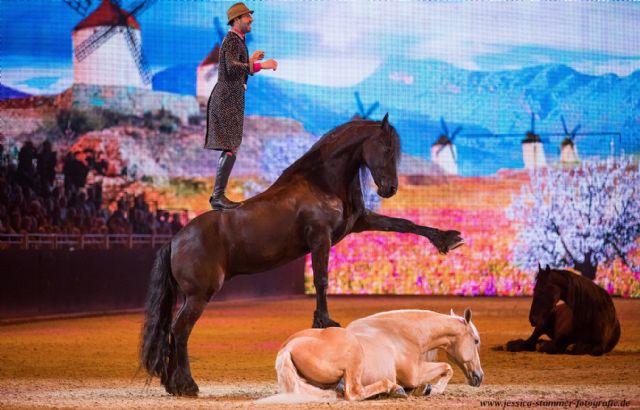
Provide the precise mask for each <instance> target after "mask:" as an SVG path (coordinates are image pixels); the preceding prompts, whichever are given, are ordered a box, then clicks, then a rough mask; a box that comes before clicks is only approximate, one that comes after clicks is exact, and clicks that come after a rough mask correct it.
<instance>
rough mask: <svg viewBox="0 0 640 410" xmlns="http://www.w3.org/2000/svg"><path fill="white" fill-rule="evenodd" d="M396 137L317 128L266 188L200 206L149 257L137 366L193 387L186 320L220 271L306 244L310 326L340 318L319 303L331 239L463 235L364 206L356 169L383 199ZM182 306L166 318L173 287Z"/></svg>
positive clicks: (298, 252) (254, 265)
mask: <svg viewBox="0 0 640 410" xmlns="http://www.w3.org/2000/svg"><path fill="white" fill-rule="evenodd" d="M399 157H400V140H399V138H398V134H397V133H396V131H395V129H394V128H393V127H392V126H391V125H390V124H389V122H388V115H387V116H385V117H384V120H383V121H382V122H374V121H363V120H357V121H352V122H349V123H346V124H344V125H341V126H339V127H337V128H335V129H333V130H332V131H330V132H328V133H327V134H326V135H324V136H323V137H322V138H321V139H320V140H319V141H318V142H317V143H316V144H315V145H314V146H313V147H311V148H310V149H309V151H308V152H307V153H306V154H305V155H303V156H302V157H301V158H300V159H299V160H297V161H296V162H295V163H294V164H293V165H291V166H290V167H289V168H287V169H286V170H285V171H284V172H283V174H282V175H281V176H280V178H278V180H277V181H276V182H275V183H274V184H273V185H272V186H271V187H269V188H268V189H267V190H266V191H265V192H263V193H261V194H259V195H257V196H255V197H253V198H250V199H249V200H247V201H246V202H244V204H243V205H242V206H241V207H239V208H237V209H234V210H232V211H225V212H220V211H210V212H206V213H204V214H202V215H200V216H198V217H197V218H195V219H194V220H192V221H191V222H190V223H189V224H188V225H187V226H185V227H184V228H183V229H182V230H181V231H180V232H178V233H177V234H176V235H175V236H174V237H173V239H172V241H171V242H170V243H169V244H167V245H165V246H163V247H162V248H161V249H160V250H159V251H158V254H157V256H156V260H155V263H154V267H153V270H152V277H151V283H150V287H149V296H148V300H147V306H146V318H145V323H144V326H143V330H142V346H141V358H140V360H141V365H142V366H143V367H144V368H145V369H146V371H147V372H148V374H149V377H150V378H151V377H153V376H159V377H160V380H161V383H162V384H163V385H164V386H165V388H166V390H167V392H169V393H171V394H176V395H196V394H197V392H198V386H197V384H196V383H195V382H194V381H193V378H192V376H191V370H190V366H189V357H188V353H187V341H188V339H189V335H190V334H191V330H192V329H193V326H194V324H195V323H196V321H197V320H198V318H199V317H200V315H201V314H202V311H203V310H204V308H205V306H206V305H207V303H208V302H209V300H210V299H211V298H212V297H213V295H215V294H216V292H218V291H219V290H220V288H221V287H222V285H223V283H224V282H225V281H226V280H229V279H230V278H232V277H234V276H236V275H244V274H251V273H257V272H264V271H267V270H269V269H273V268H275V267H277V266H280V265H283V264H285V263H287V262H290V261H292V260H294V259H296V258H299V257H301V256H302V255H305V254H307V253H309V252H311V258H312V267H313V283H314V286H315V288H316V295H317V296H316V310H315V312H314V316H313V327H328V326H339V324H338V323H336V322H334V321H333V320H331V319H330V317H329V313H328V309H327V283H328V279H327V265H328V260H329V250H330V248H331V246H333V245H335V244H336V243H338V242H340V241H341V240H342V239H343V238H344V237H345V236H347V235H348V234H350V233H352V232H362V231H389V232H406V233H414V234H418V235H422V236H424V237H426V238H427V239H429V240H430V241H431V243H432V244H433V245H434V246H435V247H436V248H437V249H438V251H439V252H440V253H443V254H444V253H447V252H448V251H449V250H451V249H454V248H456V247H458V246H460V245H462V244H463V240H462V238H461V237H460V232H458V231H441V230H439V229H435V228H429V227H425V226H420V225H416V224H414V223H412V222H410V221H407V220H404V219H399V218H390V217H386V216H383V215H379V214H376V213H373V212H371V211H369V210H367V209H365V206H364V202H363V195H362V187H361V185H360V178H359V171H360V169H361V167H367V168H368V169H369V170H370V171H371V174H372V176H373V179H374V182H375V184H376V185H377V187H378V191H377V192H378V194H379V195H380V196H382V197H384V198H388V197H391V196H393V195H394V194H395V193H396V191H397V189H398V175H397V165H398V160H399ZM178 293H181V294H182V295H184V301H183V303H182V306H181V307H180V309H179V310H178V312H177V313H176V316H175V319H173V321H172V316H173V309H174V307H175V305H176V300H177V295H178Z"/></svg>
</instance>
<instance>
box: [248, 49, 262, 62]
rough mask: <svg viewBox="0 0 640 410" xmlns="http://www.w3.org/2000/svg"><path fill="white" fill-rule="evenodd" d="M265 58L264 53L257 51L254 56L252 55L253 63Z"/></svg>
mask: <svg viewBox="0 0 640 410" xmlns="http://www.w3.org/2000/svg"><path fill="white" fill-rule="evenodd" d="M263 58H264V51H255V52H254V53H253V54H252V55H251V60H252V61H260V60H262V59H263Z"/></svg>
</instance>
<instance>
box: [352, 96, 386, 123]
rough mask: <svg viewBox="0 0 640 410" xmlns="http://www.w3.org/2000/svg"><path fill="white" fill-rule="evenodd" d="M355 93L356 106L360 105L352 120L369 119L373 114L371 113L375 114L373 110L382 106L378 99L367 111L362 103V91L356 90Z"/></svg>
mask: <svg viewBox="0 0 640 410" xmlns="http://www.w3.org/2000/svg"><path fill="white" fill-rule="evenodd" d="M353 95H354V96H355V97H356V106H357V107H358V111H357V112H356V113H355V114H354V115H353V117H352V118H351V120H352V121H353V120H368V119H369V117H370V116H371V114H373V112H374V111H375V110H377V109H378V107H379V106H380V103H379V102H378V101H376V102H374V103H373V104H371V105H370V106H369V108H368V109H367V110H366V111H365V109H364V104H363V103H362V100H361V99H360V93H359V92H357V91H356V92H355V93H353Z"/></svg>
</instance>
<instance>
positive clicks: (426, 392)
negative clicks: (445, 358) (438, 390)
mask: <svg viewBox="0 0 640 410" xmlns="http://www.w3.org/2000/svg"><path fill="white" fill-rule="evenodd" d="M430 394H431V384H427V385H426V386H424V390H423V391H422V395H423V396H428V395H430Z"/></svg>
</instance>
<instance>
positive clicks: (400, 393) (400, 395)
mask: <svg viewBox="0 0 640 410" xmlns="http://www.w3.org/2000/svg"><path fill="white" fill-rule="evenodd" d="M389 397H391V398H394V399H406V398H407V397H409V396H407V392H406V391H404V389H403V388H402V386H398V387H396V388H395V389H393V390H391V392H390V393H389Z"/></svg>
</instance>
